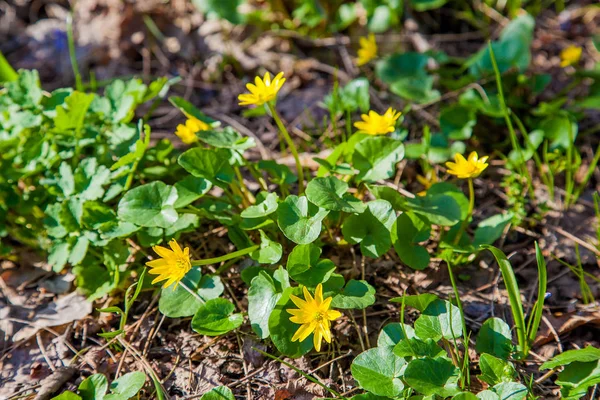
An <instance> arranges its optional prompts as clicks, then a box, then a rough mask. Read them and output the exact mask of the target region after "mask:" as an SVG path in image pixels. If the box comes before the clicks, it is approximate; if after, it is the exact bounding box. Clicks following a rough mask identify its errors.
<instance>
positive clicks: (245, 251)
mask: <svg viewBox="0 0 600 400" xmlns="http://www.w3.org/2000/svg"><path fill="white" fill-rule="evenodd" d="M259 247H260V246H259V245H254V246H250V247H247V248H245V249H242V250H238V251H234V252H233V253H229V254H225V255H224V256H220V257H214V258H206V259H204V260H192V265H193V266H199V265H210V264H216V263H220V262H223V261H227V260H231V259H233V258H238V257H242V256H245V255H246V254H250V253H252V252H253V251H254V250H257V249H258V248H259Z"/></svg>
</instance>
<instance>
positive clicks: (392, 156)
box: [352, 136, 404, 182]
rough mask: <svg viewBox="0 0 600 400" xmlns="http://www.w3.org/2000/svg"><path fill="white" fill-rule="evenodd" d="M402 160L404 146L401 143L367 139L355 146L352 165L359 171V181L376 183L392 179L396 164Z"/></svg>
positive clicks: (394, 140)
mask: <svg viewBox="0 0 600 400" xmlns="http://www.w3.org/2000/svg"><path fill="white" fill-rule="evenodd" d="M402 158H404V145H403V144H402V142H401V141H399V140H396V139H391V138H388V137H383V136H376V137H367V138H364V139H362V140H361V141H360V142H358V144H357V145H356V146H355V148H354V153H353V154H352V164H353V166H354V168H356V169H357V170H359V174H358V175H357V179H358V180H359V181H364V182H376V181H379V180H383V179H388V178H391V177H393V176H394V175H395V173H396V164H398V163H399V162H400V161H401V160H402Z"/></svg>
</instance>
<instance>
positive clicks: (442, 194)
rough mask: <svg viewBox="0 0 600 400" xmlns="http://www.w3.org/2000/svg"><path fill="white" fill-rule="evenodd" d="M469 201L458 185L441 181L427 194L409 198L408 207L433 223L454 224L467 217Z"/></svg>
mask: <svg viewBox="0 0 600 400" xmlns="http://www.w3.org/2000/svg"><path fill="white" fill-rule="evenodd" d="M468 202H469V200H468V199H467V198H466V196H465V195H464V194H463V193H462V191H461V190H460V189H458V188H457V187H456V186H454V185H452V184H450V183H446V182H441V183H436V184H434V185H433V186H431V187H430V188H429V190H427V194H426V195H425V196H418V197H415V198H414V199H408V206H407V207H408V209H409V210H410V211H412V212H413V213H415V214H417V215H419V216H421V217H424V218H425V219H426V220H427V221H429V222H430V223H431V224H435V225H441V226H454V225H456V224H457V223H458V222H460V221H462V220H464V219H465V218H466V216H467V215H466V214H467V209H468ZM463 207H464V208H463Z"/></svg>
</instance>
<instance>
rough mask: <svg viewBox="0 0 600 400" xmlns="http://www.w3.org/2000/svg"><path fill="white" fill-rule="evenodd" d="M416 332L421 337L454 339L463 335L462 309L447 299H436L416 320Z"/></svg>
mask: <svg viewBox="0 0 600 400" xmlns="http://www.w3.org/2000/svg"><path fill="white" fill-rule="evenodd" d="M415 333H416V334H417V336H418V337H419V338H421V339H427V338H431V339H433V340H436V341H437V340H440V339H441V338H444V339H448V340H452V339H456V338H459V337H461V335H462V322H461V315H460V310H459V309H458V307H456V306H455V305H453V304H451V303H450V302H448V301H445V300H439V299H437V300H434V301H432V302H431V303H430V304H429V305H428V306H427V308H426V309H425V310H424V311H423V313H422V314H421V316H420V317H419V318H417V320H416V321H415Z"/></svg>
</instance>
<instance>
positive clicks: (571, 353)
mask: <svg viewBox="0 0 600 400" xmlns="http://www.w3.org/2000/svg"><path fill="white" fill-rule="evenodd" d="M597 360H600V349H597V348H595V347H592V346H586V347H585V348H583V349H576V350H567V351H565V352H564V353H560V354H558V355H556V356H554V357H553V358H552V359H551V360H550V361H546V362H545V363H543V364H542V365H541V366H540V370H544V369H552V368H556V367H560V366H562V365H569V364H571V363H573V362H576V361H578V362H593V361H597Z"/></svg>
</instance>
